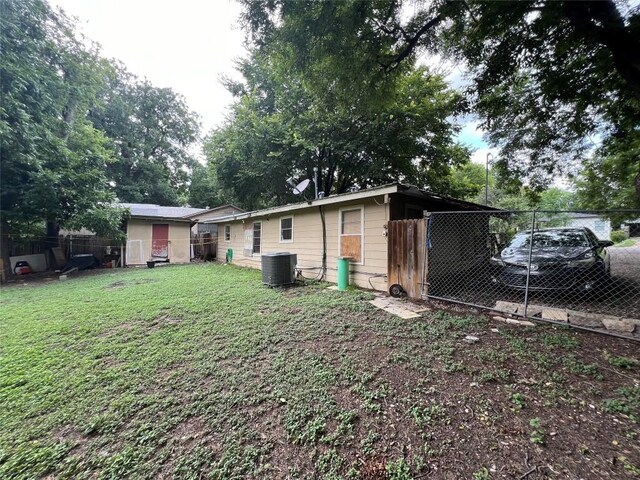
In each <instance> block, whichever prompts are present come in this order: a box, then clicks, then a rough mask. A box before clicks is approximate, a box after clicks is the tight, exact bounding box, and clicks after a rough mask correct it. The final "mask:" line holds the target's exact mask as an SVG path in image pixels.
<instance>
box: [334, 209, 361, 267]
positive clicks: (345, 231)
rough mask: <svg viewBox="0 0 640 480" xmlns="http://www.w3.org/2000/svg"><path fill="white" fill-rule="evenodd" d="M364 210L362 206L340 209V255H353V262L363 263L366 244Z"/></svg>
mask: <svg viewBox="0 0 640 480" xmlns="http://www.w3.org/2000/svg"><path fill="white" fill-rule="evenodd" d="M363 213H364V210H363V208H362V207H353V208H345V209H341V210H340V226H339V231H340V245H339V247H340V256H341V257H351V259H352V262H353V263H362V260H363V254H362V250H363V248H362V247H363V245H364V235H363V233H364V218H363V216H364V215H363Z"/></svg>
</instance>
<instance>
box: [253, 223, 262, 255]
mask: <svg viewBox="0 0 640 480" xmlns="http://www.w3.org/2000/svg"><path fill="white" fill-rule="evenodd" d="M261 245H262V222H255V223H254V224H253V253H254V254H258V255H260V248H261Z"/></svg>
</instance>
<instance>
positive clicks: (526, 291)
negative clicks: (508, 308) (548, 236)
mask: <svg viewBox="0 0 640 480" xmlns="http://www.w3.org/2000/svg"><path fill="white" fill-rule="evenodd" d="M535 228H536V211H535V210H534V211H533V212H532V215H531V235H530V236H529V259H528V260H527V283H526V285H525V287H524V316H525V318H526V317H527V308H528V307H529V278H530V277H531V252H532V250H533V231H534V229H535Z"/></svg>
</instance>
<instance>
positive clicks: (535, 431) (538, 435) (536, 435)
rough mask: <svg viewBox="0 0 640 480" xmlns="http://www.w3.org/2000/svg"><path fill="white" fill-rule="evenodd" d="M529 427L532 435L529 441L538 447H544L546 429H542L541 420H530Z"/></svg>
mask: <svg viewBox="0 0 640 480" xmlns="http://www.w3.org/2000/svg"><path fill="white" fill-rule="evenodd" d="M529 426H530V427H531V433H530V435H529V440H531V443H535V444H536V445H542V444H543V443H544V434H545V431H544V428H542V422H541V421H540V419H539V418H537V417H536V418H532V419H531V420H529Z"/></svg>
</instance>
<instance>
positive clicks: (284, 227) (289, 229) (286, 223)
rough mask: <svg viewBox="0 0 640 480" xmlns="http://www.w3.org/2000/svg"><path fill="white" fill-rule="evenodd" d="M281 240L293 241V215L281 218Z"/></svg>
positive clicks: (285, 241)
mask: <svg viewBox="0 0 640 480" xmlns="http://www.w3.org/2000/svg"><path fill="white" fill-rule="evenodd" d="M280 242H281V243H288V242H293V217H283V218H281V219H280Z"/></svg>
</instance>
